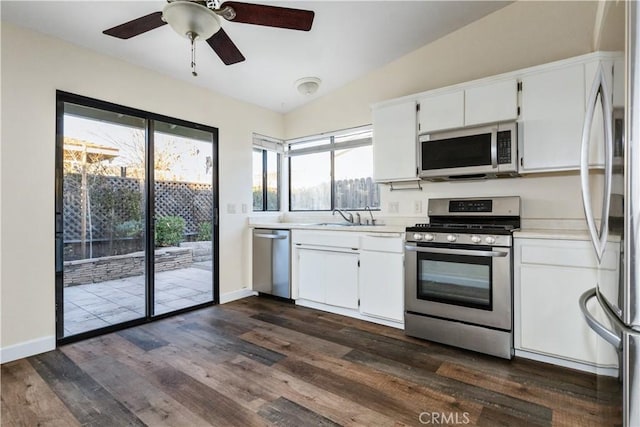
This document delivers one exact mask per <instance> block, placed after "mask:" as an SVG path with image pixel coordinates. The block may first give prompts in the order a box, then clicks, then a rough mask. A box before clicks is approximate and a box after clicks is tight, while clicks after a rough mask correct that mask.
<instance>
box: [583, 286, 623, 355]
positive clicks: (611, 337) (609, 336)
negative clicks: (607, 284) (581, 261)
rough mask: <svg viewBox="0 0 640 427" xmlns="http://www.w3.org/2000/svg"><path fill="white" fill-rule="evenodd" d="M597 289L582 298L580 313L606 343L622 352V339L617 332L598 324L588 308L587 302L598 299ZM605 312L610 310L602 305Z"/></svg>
mask: <svg viewBox="0 0 640 427" xmlns="http://www.w3.org/2000/svg"><path fill="white" fill-rule="evenodd" d="M596 296H597V294H596V288H593V289H589V290H588V291H586V292H585V293H583V294H582V295H581V296H580V299H579V301H578V303H579V304H580V311H582V315H583V316H584V318H585V320H586V321H587V324H588V325H589V327H590V328H591V329H592V330H593V331H594V332H595V333H596V334H598V335H600V336H601V337H602V338H603V339H604V340H605V341H606V342H608V343H609V344H611V345H612V346H614V347H615V349H616V350H618V351H620V349H622V338H621V337H620V336H618V334H616V333H615V332H612V331H610V330H609V329H608V328H607V327H606V326H604V325H603V324H602V323H600V322H598V320H597V319H596V318H595V317H594V316H593V314H591V312H590V311H589V309H588V308H587V301H589V300H590V299H591V298H594V297H596ZM600 306H601V307H602V309H603V310H605V312H606V310H608V307H605V306H604V305H603V304H600Z"/></svg>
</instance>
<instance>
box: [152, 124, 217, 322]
mask: <svg viewBox="0 0 640 427" xmlns="http://www.w3.org/2000/svg"><path fill="white" fill-rule="evenodd" d="M153 141H154V145H153V147H154V148H153V150H154V153H153V157H154V159H155V167H154V171H153V174H154V182H155V185H154V187H153V188H154V191H153V193H154V194H153V202H154V203H153V205H154V206H153V212H154V227H155V234H154V236H155V238H154V246H155V252H156V256H155V263H154V281H153V282H154V297H153V301H154V304H153V311H154V314H156V315H157V314H162V313H167V312H170V311H173V310H177V309H181V308H185V307H190V306H193V305H198V304H202V303H205V302H208V301H211V300H212V299H213V288H212V287H211V283H212V281H213V253H214V251H213V249H214V246H213V235H212V230H213V228H212V224H213V220H214V209H213V208H214V205H213V187H212V185H211V182H212V174H213V150H212V136H211V133H210V132H206V131H201V130H197V129H192V128H187V127H184V126H176V125H174V124H170V123H164V122H158V121H156V122H155V123H154V138H153Z"/></svg>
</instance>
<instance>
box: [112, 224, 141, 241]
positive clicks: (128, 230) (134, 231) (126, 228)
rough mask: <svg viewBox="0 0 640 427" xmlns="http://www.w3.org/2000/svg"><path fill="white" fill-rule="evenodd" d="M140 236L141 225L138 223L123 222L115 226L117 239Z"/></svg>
mask: <svg viewBox="0 0 640 427" xmlns="http://www.w3.org/2000/svg"><path fill="white" fill-rule="evenodd" d="M141 235H142V223H141V222H140V221H136V220H131V221H125V222H122V223H120V224H118V225H116V236H117V237H140V236H141Z"/></svg>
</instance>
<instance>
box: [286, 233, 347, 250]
mask: <svg viewBox="0 0 640 427" xmlns="http://www.w3.org/2000/svg"><path fill="white" fill-rule="evenodd" d="M292 240H293V243H294V244H296V245H297V244H302V245H311V246H321V247H327V246H328V247H333V248H348V249H358V248H359V247H360V234H359V233H353V232H350V231H315V230H314V231H312V230H294V231H293V236H292Z"/></svg>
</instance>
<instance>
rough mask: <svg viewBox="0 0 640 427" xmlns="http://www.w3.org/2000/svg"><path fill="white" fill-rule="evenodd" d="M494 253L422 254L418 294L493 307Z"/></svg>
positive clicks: (474, 306) (475, 305)
mask: <svg viewBox="0 0 640 427" xmlns="http://www.w3.org/2000/svg"><path fill="white" fill-rule="evenodd" d="M491 261H492V258H491V257H479V256H466V255H443V254H430V253H425V252H420V253H419V254H418V271H417V275H418V281H417V285H418V286H417V291H418V292H417V293H418V295H417V298H418V299H420V300H426V301H435V302H441V303H446V304H453V305H460V306H465V307H473V308H479V309H482V310H491V309H492V302H493V301H492V297H491V295H492V281H491V277H492V269H491Z"/></svg>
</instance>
